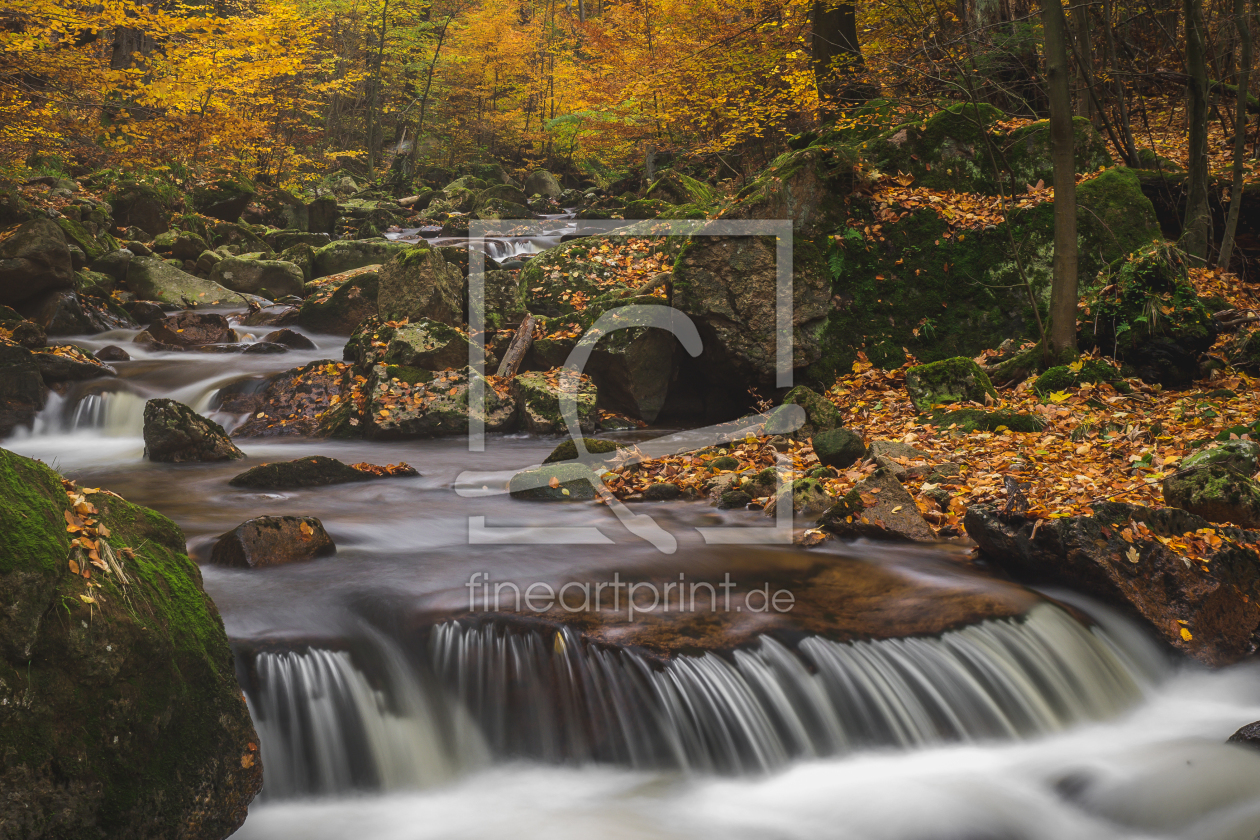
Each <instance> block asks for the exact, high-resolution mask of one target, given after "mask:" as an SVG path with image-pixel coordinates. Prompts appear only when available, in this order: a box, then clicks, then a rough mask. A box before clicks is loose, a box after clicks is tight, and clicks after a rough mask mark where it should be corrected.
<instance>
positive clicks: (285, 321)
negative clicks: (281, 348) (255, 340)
mask: <svg viewBox="0 0 1260 840" xmlns="http://www.w3.org/2000/svg"><path fill="white" fill-rule="evenodd" d="M300 312H301V308H300V307H297V306H285V305H282V304H272V305H271V306H263V307H261V308H259V309H256V310H254V311H253V312H250V313H249V314H248V315H246V316H245V317H244V318H242V319H241V326H242V327H283V326H287V325H289V324H296V323H297V322H298V315H299V313H300Z"/></svg>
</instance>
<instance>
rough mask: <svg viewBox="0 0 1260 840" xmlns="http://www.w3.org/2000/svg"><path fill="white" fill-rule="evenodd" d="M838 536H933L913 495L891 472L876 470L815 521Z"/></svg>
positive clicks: (888, 538)
mask: <svg viewBox="0 0 1260 840" xmlns="http://www.w3.org/2000/svg"><path fill="white" fill-rule="evenodd" d="M818 527H820V528H825V529H826V530H828V531H830V532H831V533H833V534H835V535H836V536H838V537H867V538H869V539H885V540H911V541H918V542H923V541H928V540H934V539H936V535H935V534H934V533H933V532H932V528H931V526H929V525H928V524H927V521H926V520H925V519H924V518H923V515H922V514H921V513H919V508H918V506H917V505H915V503H914V498H913V497H912V496H911V495H910V494H909V493H908V492H907V491H906V488H904V487H902V486H901V482H900V481H898V480H897V479H896V477H895V476H893V474H892V473H891V472H889V471H888V470H885V469H882V468H881V469H878V470H876V471H875V472H873V473H871V474H870V475H869V476H867V477H866V478H864V479H862V480H861V481H859V482H858V483H857V484H856V485H855V486H854V487H853V489H852V490H850V491H849V492H848V494H846V495H845V496H844V498H842V499H841V500H840V501H838V502H836V503H835V505H833V506H832V507H831V508H830V509H829V510H827V512H826V513H824V514H823V515H822V517H821V518H820V519H819V520H818Z"/></svg>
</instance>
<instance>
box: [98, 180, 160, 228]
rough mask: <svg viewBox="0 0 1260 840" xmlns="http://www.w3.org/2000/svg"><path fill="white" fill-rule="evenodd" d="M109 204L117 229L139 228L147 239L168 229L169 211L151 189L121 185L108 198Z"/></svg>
mask: <svg viewBox="0 0 1260 840" xmlns="http://www.w3.org/2000/svg"><path fill="white" fill-rule="evenodd" d="M109 203H110V206H111V207H113V208H114V220H115V221H116V223H117V224H118V226H119V227H123V228H129V227H135V228H139V229H140V231H141V232H143V233H144V234H146V236H145V238H147V239H152V238H153V237H155V236H157V235H158V234H160V233H165V232H166V231H167V230H169V229H170V225H169V219H170V216H171V214H170V211H169V210H167V209H166V206H165V204H164V203H163V201H162V199H161V197H160V196H159V195H158V192H157V190H155V189H154V188H153V187H149V186H144V185H141V184H126V185H123V186H121V187H119V188H118V189H117V190H116V191H115V192H114V193H113V194H112V195H111V196H110V198H109Z"/></svg>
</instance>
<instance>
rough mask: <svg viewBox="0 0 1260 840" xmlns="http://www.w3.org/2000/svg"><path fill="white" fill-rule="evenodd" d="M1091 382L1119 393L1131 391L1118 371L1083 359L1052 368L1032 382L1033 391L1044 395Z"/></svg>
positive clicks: (1100, 363)
mask: <svg viewBox="0 0 1260 840" xmlns="http://www.w3.org/2000/svg"><path fill="white" fill-rule="evenodd" d="M1091 382H1092V383H1100V382H1106V383H1107V384H1109V385H1111V386H1112V387H1113V388H1115V389H1116V390H1117V391H1120V392H1121V393H1128V392H1129V391H1130V390H1131V389H1130V388H1129V386H1128V385H1127V384H1126V383H1125V381H1124V379H1123V378H1122V377H1121V376H1120V371H1118V370H1116V369H1115V368H1114V367H1112V366H1111V365H1109V364H1107V363H1106V362H1100V361H1097V360H1095V359H1084V360H1082V361H1080V362H1073V363H1072V364H1070V365H1057V366H1055V367H1052V368H1050V369H1049V370H1047V371H1046V372H1045V373H1043V374H1041V375H1040V376H1038V377H1037V379H1036V381H1035V382H1033V390H1035V391H1036V392H1037V393H1038V394H1042V395H1045V394H1051V393H1054V392H1056V391H1067V390H1069V389H1071V388H1079V387H1081V386H1082V385H1085V384H1087V383H1091Z"/></svg>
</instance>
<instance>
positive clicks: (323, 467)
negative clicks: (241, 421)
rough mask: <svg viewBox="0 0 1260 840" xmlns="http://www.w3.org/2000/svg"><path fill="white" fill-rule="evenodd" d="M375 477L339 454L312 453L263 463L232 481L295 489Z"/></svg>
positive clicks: (256, 486) (253, 487)
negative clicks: (346, 462) (303, 456)
mask: <svg viewBox="0 0 1260 840" xmlns="http://www.w3.org/2000/svg"><path fill="white" fill-rule="evenodd" d="M374 477H375V476H373V475H372V474H371V473H369V472H364V471H363V470H359V469H355V468H354V467H352V466H350V465H349V464H343V463H342V462H341V461H338V460H337V459H336V458H327V457H325V456H323V455H310V456H307V457H305V458H298V459H296V460H293V461H280V462H277V463H274V464H259V465H258V466H256V467H251V468H249V469H248V470H246V471H245V472H243V473H241V474H240V475H238V476H235V477H234V478H233V479H232V480H231V481H229V482H228V484H230V485H232V486H233V487H248V488H250V489H251V490H294V489H300V488H303V487H325V486H327V485H329V484H347V483H350V482H355V481H369V480H371V479H372V478H374Z"/></svg>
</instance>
